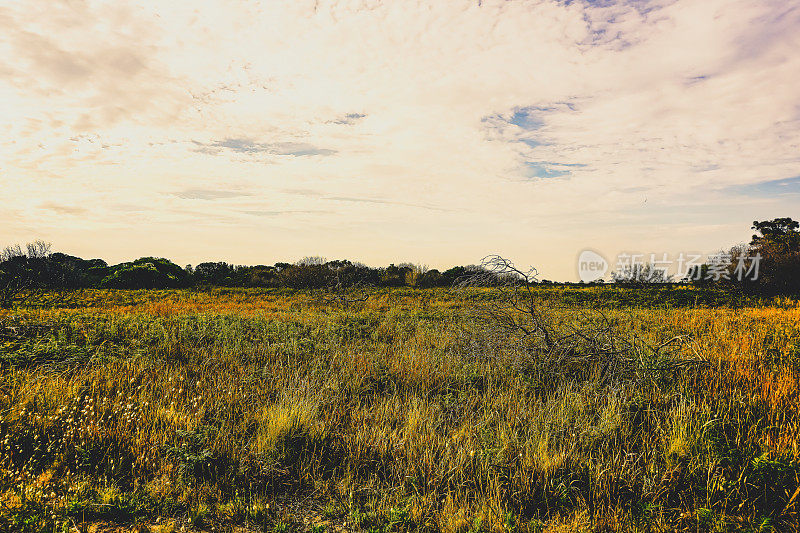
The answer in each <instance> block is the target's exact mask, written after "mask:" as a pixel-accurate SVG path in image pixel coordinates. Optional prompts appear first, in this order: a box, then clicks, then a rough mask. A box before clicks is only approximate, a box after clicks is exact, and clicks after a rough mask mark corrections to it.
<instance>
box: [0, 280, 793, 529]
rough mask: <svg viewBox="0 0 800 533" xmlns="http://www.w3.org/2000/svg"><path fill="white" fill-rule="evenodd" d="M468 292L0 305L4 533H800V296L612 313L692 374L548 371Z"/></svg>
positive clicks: (571, 310)
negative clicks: (98, 529)
mask: <svg viewBox="0 0 800 533" xmlns="http://www.w3.org/2000/svg"><path fill="white" fill-rule="evenodd" d="M587 290H588V289H587ZM476 294H477V295H478V297H476V296H475V295H476ZM471 296H472V297H471V298H466V297H465V296H464V295H463V294H460V293H453V292H450V291H410V290H401V291H380V292H376V293H375V294H374V295H373V297H372V298H371V299H370V300H368V301H367V302H363V303H361V302H359V303H357V304H354V305H353V306H350V307H346V306H345V307H343V306H334V305H329V304H326V303H325V301H324V300H323V299H320V298H318V297H316V296H315V295H313V294H305V293H296V294H295V293H290V292H286V291H268V292H256V291H246V290H230V291H216V292H214V293H211V294H207V293H192V292H186V291H171V292H162V293H155V292H148V291H133V292H117V293H101V292H98V293H88V294H87V295H86V299H85V303H86V305H85V306H84V307H81V308H74V309H16V310H13V311H3V312H2V313H0V357H2V365H3V366H2V375H1V376H0V409H2V411H1V413H2V418H1V419H0V461H1V463H0V465H1V466H2V468H1V469H0V470H1V476H0V483H1V484H0V489H2V492H1V493H0V520H2V522H0V524H2V526H3V527H5V528H7V529H11V530H20V531H21V530H26V529H27V530H31V531H38V530H47V531H52V530H53V528H58V527H61V526H60V525H61V524H71V523H72V522H80V521H82V520H95V519H112V520H116V521H128V522H136V521H154V520H156V519H157V518H159V517H160V518H162V519H167V518H179V519H180V520H186V519H188V520H189V521H190V522H191V523H192V524H194V525H196V526H202V525H203V524H205V525H206V526H210V525H219V526H222V525H225V524H235V523H249V524H251V525H256V526H259V527H265V528H271V529H274V530H279V529H282V528H283V529H286V528H297V529H309V528H311V527H312V526H314V524H323V523H327V522H331V523H332V524H340V525H345V526H346V527H348V528H352V529H357V528H361V529H370V530H376V531H377V530H381V529H382V530H385V531H388V530H410V529H420V530H426V531H448V532H449V531H453V532H467V531H479V530H484V531H498V532H499V531H541V530H543V529H545V528H549V529H551V530H597V531H600V530H618V531H636V530H641V531H658V530H664V531H672V530H675V529H691V530H693V531H696V530H709V531H710V530H731V531H738V530H746V529H750V530H753V531H756V530H765V529H769V528H776V529H779V530H781V529H791V528H797V527H798V518H797V512H798V505H800V502H798V500H799V499H800V496H798V492H800V489H798V487H800V483H799V482H798V475H800V462H798V460H799V459H800V458H799V457H798V452H799V449H798V435H800V424H799V422H798V420H799V419H798V412H797V405H798V403H797V402H798V390H800V385H798V377H800V376H798V373H800V308H799V307H798V306H797V304H796V302H793V301H783V302H780V303H779V305H772V306H768V307H750V308H748V307H745V308H736V309H733V308H728V307H719V308H710V309H709V308H694V307H678V308H661V309H659V308H641V307H639V306H633V307H629V308H624V307H617V308H615V309H611V310H608V309H606V310H605V311H603V315H604V317H605V319H610V320H612V321H613V322H614V323H615V328H616V330H617V331H619V332H620V334H621V335H627V336H631V337H635V338H636V339H637V340H638V341H640V342H643V343H649V344H650V345H658V344H659V343H662V342H663V341H664V340H665V339H670V338H672V337H674V336H676V335H681V336H683V337H682V338H683V339H685V340H684V342H682V344H680V349H678V350H675V351H673V352H671V353H670V354H669V356H668V357H670V358H674V359H675V360H679V359H680V360H683V359H691V360H694V361H699V362H700V363H698V364H693V365H675V366H670V365H666V364H662V363H663V361H660V360H659V361H655V360H652V359H646V358H642V359H641V360H638V361H637V362H636V363H635V364H634V365H633V366H632V367H630V368H628V369H627V370H626V371H625V372H624V373H619V374H614V373H610V372H609V370H608V369H607V368H605V367H603V366H602V364H600V365H598V366H592V365H594V363H592V364H591V365H590V364H588V363H586V364H585V365H584V366H580V367H578V366H573V367H571V368H572V369H571V370H569V371H568V370H567V369H562V370H561V371H559V370H558V369H556V371H553V369H552V368H550V367H548V366H547V365H543V364H541V363H542V361H541V360H540V359H541V354H537V352H535V351H531V350H530V347H529V346H527V345H526V344H525V343H524V342H521V341H519V339H516V338H514V337H502V336H498V333H497V330H496V329H493V328H492V327H490V326H491V325H487V324H485V323H483V322H481V321H479V320H476V319H475V315H474V313H470V312H467V311H468V310H469V308H470V307H471V306H474V305H476V303H475V302H476V300H478V301H480V300H481V299H491V298H492V297H493V296H492V291H482V292H481V291H477V292H476V293H475V294H472V295H471ZM545 297H547V298H559V297H560V296H559V295H558V293H556V294H555V295H553V294H550V295H545ZM582 298H584V299H585V300H586V301H587V302H591V301H593V299H592V297H591V294H588V295H585V296H584V297H582ZM555 312H556V313H558V314H559V316H557V317H554V320H556V321H557V322H558V323H561V324H570V323H578V322H580V321H581V320H585V319H586V317H590V318H591V317H592V316H599V315H598V313H599V311H598V310H597V309H595V308H594V307H593V306H592V305H590V304H588V303H587V304H585V305H580V304H578V303H575V302H574V301H573V302H571V304H570V305H569V306H564V307H559V308H557V310H556V311H555ZM579 355H580V354H579ZM584 355H585V354H584ZM584 360H586V361H588V359H581V358H577V359H574V360H573V362H572V363H571V364H572V365H582V364H584V363H581V362H580V361H584ZM575 361H578V362H575ZM309 520H310V522H309Z"/></svg>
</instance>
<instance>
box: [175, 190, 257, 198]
mask: <svg viewBox="0 0 800 533" xmlns="http://www.w3.org/2000/svg"><path fill="white" fill-rule="evenodd" d="M173 194H174V195H175V196H177V197H178V198H185V199H187V200H222V199H225V198H238V197H240V196H250V193H247V192H241V191H224V190H214V189H186V190H184V191H180V192H176V193H173Z"/></svg>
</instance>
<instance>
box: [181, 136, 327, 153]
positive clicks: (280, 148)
mask: <svg viewBox="0 0 800 533" xmlns="http://www.w3.org/2000/svg"><path fill="white" fill-rule="evenodd" d="M194 143H195V144H197V145H198V146H200V148H198V150H199V151H201V152H205V153H211V154H217V153H221V152H222V151H231V152H236V153H239V154H270V155H290V156H294V157H304V156H314V155H322V156H328V155H334V154H335V153H336V150H329V149H327V148H317V147H316V146H312V145H310V144H308V143H298V142H276V143H260V142H255V141H252V140H250V139H238V138H233V139H224V140H221V141H213V142H210V143H205V144H204V143H199V142H197V141H194Z"/></svg>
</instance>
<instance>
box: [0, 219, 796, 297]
mask: <svg viewBox="0 0 800 533" xmlns="http://www.w3.org/2000/svg"><path fill="white" fill-rule="evenodd" d="M752 229H754V230H756V233H755V234H754V235H753V236H752V239H751V241H750V243H749V244H742V245H738V246H735V247H733V248H732V249H731V250H729V252H726V253H721V254H718V256H716V257H717V258H716V259H715V261H714V262H709V263H705V264H702V265H699V266H697V267H695V269H694V270H693V271H691V272H690V275H689V279H686V280H683V281H685V282H689V283H695V284H697V285H700V286H714V287H718V288H721V289H725V290H738V291H743V292H749V293H758V294H764V295H778V294H789V295H797V294H800V224H799V223H798V222H796V221H794V220H792V219H791V218H776V219H773V220H769V221H761V222H759V221H754V222H753V226H752ZM743 257H747V258H749V259H751V263H750V264H749V265H744V264H743V263H742V261H741V260H742V258H743ZM752 258H758V260H757V265H756V266H757V271H756V272H755V274H756V275H755V276H754V275H753V274H754V272H753V271H752V270H753V269H752V267H753V264H752V263H753V261H752ZM743 266H746V267H747V268H748V269H749V271H748V272H744V271H743ZM650 270H652V269H650ZM647 271H649V270H648V268H647V267H645V268H643V269H642V271H641V272H638V271H637V273H636V275H631V276H627V277H624V276H623V277H620V278H619V279H615V282H616V283H619V284H626V285H632V284H633V285H636V284H642V283H653V282H660V283H663V282H669V281H671V280H669V279H667V278H666V277H664V276H656V277H653V276H644V275H640V274H641V273H642V272H647ZM742 274H747V275H744V276H743V275H742ZM467 278H471V279H481V280H482V281H481V282H482V283H484V284H489V285H491V284H493V283H509V282H512V283H514V282H522V281H521V280H522V279H523V278H514V277H513V276H511V278H509V277H508V275H506V274H502V275H501V274H498V273H497V272H494V271H493V270H492V269H491V268H488V269H487V268H486V266H485V265H469V266H456V267H453V268H450V269H447V270H445V271H439V270H437V269H428V268H425V267H424V266H420V265H413V264H410V263H401V264H398V265H394V264H391V265H389V266H387V267H378V268H375V267H369V266H367V265H364V264H362V263H358V262H352V261H348V260H346V259H342V260H334V261H328V260H326V259H324V258H321V257H306V258H304V259H302V260H300V261H298V262H296V263H283V262H279V263H275V264H274V265H255V266H245V265H233V264H230V263H226V262H221V261H217V262H204V263H200V264H199V265H196V266H194V267H193V266H191V265H187V266H186V267H181V266H179V265H177V264H175V263H173V262H172V261H170V260H168V259H164V258H159V257H142V258H139V259H136V260H135V261H130V262H125V263H119V264H116V265H109V264H108V263H106V262H105V261H103V260H102V259H83V258H80V257H75V256H72V255H68V254H64V253H61V252H52V251H51V250H50V245H49V244H48V243H45V242H43V241H36V242H34V243H30V244H28V245H27V246H26V247H24V248H23V247H21V246H19V245H16V246H8V247H6V248H5V249H4V250H2V251H0V307H11V306H12V305H14V304H15V303H24V302H25V301H26V300H30V299H33V298H36V297H37V295H41V294H44V293H46V292H48V291H59V290H74V289H82V288H101V289H174V288H188V287H265V288H280V287H287V288H292V289H335V290H340V289H348V288H352V287H366V286H371V287H418V288H431V287H448V286H452V285H454V284H455V283H457V282H458V281H459V280H464V279H467ZM526 280H527V281H529V282H531V281H534V279H533V278H531V279H527V278H526ZM540 283H543V284H550V283H551V282H550V281H547V280H544V281H541V282H540Z"/></svg>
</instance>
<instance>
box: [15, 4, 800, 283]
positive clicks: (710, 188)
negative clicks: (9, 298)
mask: <svg viewBox="0 0 800 533" xmlns="http://www.w3.org/2000/svg"><path fill="white" fill-rule="evenodd" d="M798 50H800V5H799V4H797V3H795V2H787V1H785V0H652V1H646V0H640V1H633V0H629V1H620V2H615V1H611V0H594V1H588V0H584V1H580V0H573V1H564V0H561V1H555V0H530V1H529V0H509V1H496V0H485V1H476V0H472V1H459V0H449V1H438V0H437V1H432V0H431V1H429V2H416V1H406V0H393V1H368V0H342V1H335V0H334V1H324V0H319V1H313V0H311V1H306V0H291V1H286V2H278V1H275V2H270V1H261V2H255V1H235V0H225V1H219V2H211V1H207V2H204V1H197V0H195V1H192V2H182V1H177V0H176V1H170V2H125V1H118V0H115V1H112V2H94V1H83V0H72V1H54V0H25V1H19V2H17V1H14V0H12V1H5V2H2V3H0V243H2V244H6V243H8V244H11V243H17V242H20V243H25V242H27V241H31V240H34V239H44V240H47V241H50V242H52V244H53V248H54V249H57V250H60V251H63V252H66V253H70V254H74V255H79V256H82V257H87V258H88V257H101V258H104V259H106V260H107V261H109V262H112V263H113V262H120V261H126V260H132V259H135V258H137V257H140V256H149V255H154V256H162V257H167V258H170V259H172V260H174V261H175V262H177V263H179V264H181V265H185V264H189V263H191V264H197V263H199V262H202V261H209V260H214V261H228V262H232V263H236V264H273V263H275V262H277V261H290V262H291V261H295V260H298V259H300V258H302V257H304V256H311V255H314V256H324V257H327V258H329V259H342V258H347V259H351V260H358V261H362V262H364V263H366V264H369V265H375V266H380V265H387V264H389V263H398V262H413V263H419V264H425V265H428V266H429V267H435V268H446V267H449V266H452V265H457V264H473V263H477V262H479V261H480V259H481V258H482V257H484V256H486V255H488V254H494V253H497V254H501V255H503V256H504V257H507V258H509V259H511V260H513V261H514V262H515V263H517V264H518V265H526V266H527V265H533V266H535V267H536V268H537V269H538V270H539V272H540V277H543V278H548V279H562V280H574V279H577V267H576V261H577V257H578V255H579V254H580V253H581V251H583V250H585V249H591V250H594V251H596V252H598V253H600V254H601V255H603V256H604V257H606V258H608V260H609V261H611V262H613V260H614V257H616V256H617V255H618V254H619V253H622V252H625V253H634V252H639V253H644V254H649V253H658V254H659V255H661V254H662V253H669V254H678V253H680V252H698V253H711V252H714V251H716V250H719V249H720V248H727V247H730V246H732V245H734V244H737V243H739V242H744V241H747V240H749V237H750V234H751V230H750V225H751V224H752V222H753V220H764V219H772V218H776V217H783V216H791V217H794V218H796V219H800V89H798V87H799V86H800V54H798V53H797V51H798Z"/></svg>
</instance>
